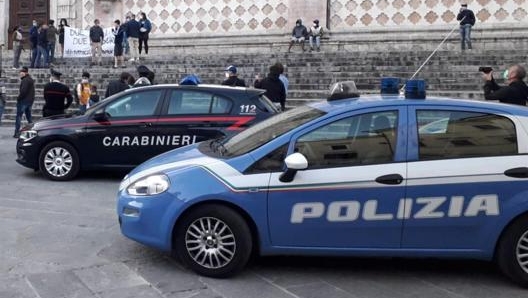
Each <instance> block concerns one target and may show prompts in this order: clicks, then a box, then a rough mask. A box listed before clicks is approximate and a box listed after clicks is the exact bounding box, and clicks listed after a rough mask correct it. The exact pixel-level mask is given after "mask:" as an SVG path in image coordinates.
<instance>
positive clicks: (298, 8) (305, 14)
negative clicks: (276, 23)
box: [288, 0, 328, 28]
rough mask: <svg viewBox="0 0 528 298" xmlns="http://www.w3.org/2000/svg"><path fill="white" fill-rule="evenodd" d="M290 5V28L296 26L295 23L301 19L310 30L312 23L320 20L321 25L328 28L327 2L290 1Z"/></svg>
mask: <svg viewBox="0 0 528 298" xmlns="http://www.w3.org/2000/svg"><path fill="white" fill-rule="evenodd" d="M289 3H290V4H289V5H288V25H289V28H293V27H294V26H295V21H296V20H297V19H301V20H302V21H303V25H305V26H306V27H307V28H309V27H310V26H311V24H312V21H313V20H315V19H318V20H319V25H321V26H322V27H324V28H328V25H327V20H326V16H327V10H328V2H327V1H326V0H290V1H289Z"/></svg>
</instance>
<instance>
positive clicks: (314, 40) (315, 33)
mask: <svg viewBox="0 0 528 298" xmlns="http://www.w3.org/2000/svg"><path fill="white" fill-rule="evenodd" d="M322 36H323V27H321V26H319V20H314V21H313V25H312V27H310V52H311V51H313V50H314V44H315V48H316V50H317V51H318V52H319V51H320V50H321V37H322Z"/></svg>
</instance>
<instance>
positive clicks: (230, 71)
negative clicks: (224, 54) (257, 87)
mask: <svg viewBox="0 0 528 298" xmlns="http://www.w3.org/2000/svg"><path fill="white" fill-rule="evenodd" d="M225 76H226V79H225V80H224V81H223V82H222V85H226V86H233V87H235V86H240V87H246V82H244V80H242V79H239V78H238V76H237V68H236V66H234V65H229V66H228V67H227V68H226V69H225Z"/></svg>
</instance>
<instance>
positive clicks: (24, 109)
mask: <svg viewBox="0 0 528 298" xmlns="http://www.w3.org/2000/svg"><path fill="white" fill-rule="evenodd" d="M34 101H35V81H33V78H32V77H31V76H30V75H29V70H28V68H27V67H25V66H24V67H22V69H20V91H19V93H18V97H17V111H16V118H15V134H14V135H13V137H14V138H18V137H19V136H20V123H21V122H22V115H23V114H26V120H27V122H28V123H31V122H33V119H32V117H31V108H32V107H33V102H34Z"/></svg>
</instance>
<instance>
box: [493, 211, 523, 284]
mask: <svg viewBox="0 0 528 298" xmlns="http://www.w3.org/2000/svg"><path fill="white" fill-rule="evenodd" d="M497 262H498V264H499V267H500V269H501V270H502V271H503V272H504V274H506V275H507V276H509V277H510V278H511V279H512V280H513V281H515V282H516V283H518V284H520V285H521V286H523V287H527V288H528V215H525V216H523V217H521V218H519V219H517V220H516V221H515V222H513V223H512V224H511V225H510V227H508V229H507V230H506V231H505V232H504V234H503V235H502V237H501V240H500V242H499V246H498V249H497Z"/></svg>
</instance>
